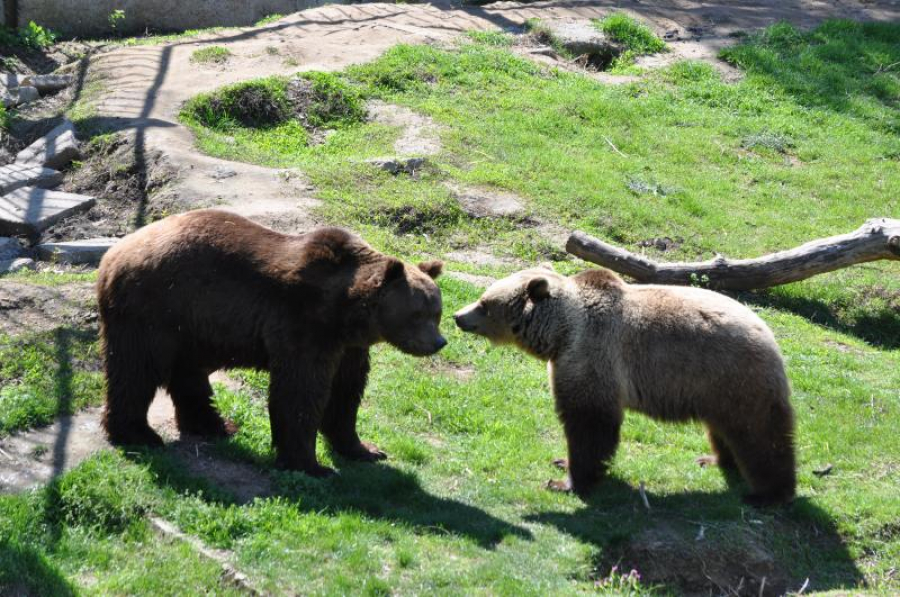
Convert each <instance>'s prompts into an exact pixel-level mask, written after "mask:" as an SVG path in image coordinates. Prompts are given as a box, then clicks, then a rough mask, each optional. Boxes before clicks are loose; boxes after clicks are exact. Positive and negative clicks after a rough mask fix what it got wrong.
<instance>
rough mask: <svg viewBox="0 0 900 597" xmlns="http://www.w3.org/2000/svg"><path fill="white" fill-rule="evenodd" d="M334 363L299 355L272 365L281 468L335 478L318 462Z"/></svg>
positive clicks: (271, 399) (271, 418)
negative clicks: (319, 445)
mask: <svg viewBox="0 0 900 597" xmlns="http://www.w3.org/2000/svg"><path fill="white" fill-rule="evenodd" d="M334 361H335V358H333V357H329V356H326V355H321V354H320V355H315V354H296V355H294V356H293V357H285V356H280V357H279V359H278V360H277V361H275V362H273V363H271V366H270V376H271V379H270V382H269V421H270V423H271V427H272V443H273V445H274V446H275V452H276V459H277V460H276V461H277V464H278V466H281V467H284V468H287V469H290V470H297V471H302V472H304V473H306V474H307V475H310V476H312V477H327V476H330V475H333V474H334V472H335V471H334V469H331V468H329V467H327V466H322V465H320V464H319V461H318V459H317V458H316V434H317V433H318V431H319V427H320V425H321V422H322V415H323V414H324V412H325V407H326V405H327V404H328V398H329V395H330V392H331V380H332V376H333V374H334V370H335V368H336V366H335V363H334Z"/></svg>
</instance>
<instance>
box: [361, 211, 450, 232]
mask: <svg viewBox="0 0 900 597" xmlns="http://www.w3.org/2000/svg"><path fill="white" fill-rule="evenodd" d="M376 219H377V220H379V221H383V222H385V223H386V224H387V225H388V226H390V227H391V228H393V229H394V230H395V231H396V232H397V234H434V233H435V232H436V231H437V230H440V229H441V228H445V227H446V226H447V225H448V224H450V223H452V222H453V221H454V220H455V219H456V216H455V215H454V214H453V213H451V212H450V211H448V210H445V209H441V208H440V207H436V208H429V209H421V208H418V207H415V206H413V205H401V206H399V207H388V208H385V209H382V210H380V213H378V214H377V215H376Z"/></svg>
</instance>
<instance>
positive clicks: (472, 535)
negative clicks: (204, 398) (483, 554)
mask: <svg viewBox="0 0 900 597" xmlns="http://www.w3.org/2000/svg"><path fill="white" fill-rule="evenodd" d="M229 452H230V453H231V454H235V451H234V450H233V447H232V448H230V449H229ZM126 457H128V458H130V459H133V460H134V461H136V462H141V463H144V464H148V465H149V466H150V468H151V469H152V470H153V472H154V474H155V476H156V479H157V482H158V483H160V484H162V485H165V486H168V487H171V488H173V489H175V490H176V491H179V492H184V491H190V492H199V493H200V494H201V495H202V496H203V497H204V499H206V500H207V501H217V502H234V501H235V500H234V496H232V495H231V494H230V493H228V491H227V488H222V487H220V486H218V485H215V484H211V483H210V482H209V480H207V479H198V478H196V477H193V476H190V475H189V473H187V472H186V467H184V466H183V465H182V464H180V463H179V457H178V455H177V453H174V452H172V451H170V450H168V449H164V450H140V451H138V452H127V453H126ZM256 458H257V455H255V454H248V455H247V456H246V458H241V460H244V463H234V464H235V466H238V467H240V466H243V467H251V468H254V469H255V468H256V467H253V466H252V465H250V464H248V463H247V462H249V461H252V460H254V459H256ZM253 474H257V475H258V471H254V472H253ZM269 478H270V480H271V484H270V486H269V487H260V488H259V495H258V497H281V498H285V499H287V500H289V501H290V502H291V503H293V504H294V505H295V506H296V508H297V509H298V510H299V511H300V512H309V513H317V514H321V513H332V514H335V515H337V514H341V513H362V514H365V515H366V516H368V517H370V518H375V519H380V520H388V521H391V522H396V523H400V524H403V525H408V526H410V527H412V528H414V529H415V530H416V532H421V533H427V534H436V535H450V534H452V535H458V536H462V537H465V538H468V539H471V540H472V541H475V542H477V543H478V544H479V545H480V546H481V547H484V548H487V549H490V548H493V547H494V546H495V545H497V544H498V543H500V542H501V541H503V540H504V538H506V537H508V536H515V537H520V538H524V539H528V540H531V539H532V534H531V532H530V531H529V530H528V529H525V528H523V527H520V526H516V525H514V524H510V523H508V522H506V521H504V520H501V519H499V518H496V517H494V516H492V515H490V514H488V513H487V512H485V511H484V510H482V509H481V508H478V507H475V506H471V505H469V504H465V503H463V502H460V501H457V500H453V499H449V498H443V497H438V496H435V495H432V494H430V493H428V492H427V491H425V490H424V489H423V488H422V485H421V483H420V482H419V479H418V477H417V476H416V475H414V474H412V473H408V472H405V471H401V470H399V469H397V468H394V467H392V466H390V465H387V464H382V463H379V464H364V463H345V464H344V466H342V467H341V469H340V474H339V475H336V476H334V477H332V478H329V479H313V478H311V477H308V476H307V475H305V474H303V473H298V472H292V471H282V470H275V469H271V470H270V471H269ZM223 489H224V491H223Z"/></svg>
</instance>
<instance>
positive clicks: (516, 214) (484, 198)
mask: <svg viewBox="0 0 900 597" xmlns="http://www.w3.org/2000/svg"><path fill="white" fill-rule="evenodd" d="M446 186H447V188H448V189H449V190H450V192H451V193H452V194H453V196H454V198H456V200H457V201H458V202H459V206H460V208H462V210H463V211H464V212H466V214H467V215H468V216H470V217H472V218H511V219H518V218H521V217H522V216H523V215H524V214H525V205H524V204H523V203H522V200H521V199H520V198H519V197H517V196H516V195H514V194H512V193H505V192H503V191H493V190H490V189H481V188H475V187H471V188H470V187H461V186H459V185H455V184H452V183H447V184H446Z"/></svg>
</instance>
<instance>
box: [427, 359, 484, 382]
mask: <svg viewBox="0 0 900 597" xmlns="http://www.w3.org/2000/svg"><path fill="white" fill-rule="evenodd" d="M426 369H428V370H429V371H432V372H434V373H437V374H438V375H445V376H447V377H452V378H453V379H456V380H459V381H469V380H470V379H472V377H473V376H474V375H475V367H473V366H471V365H460V364H458V363H452V362H450V361H446V360H444V359H429V360H428V362H427V364H426Z"/></svg>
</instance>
